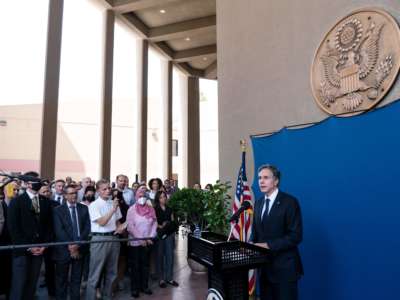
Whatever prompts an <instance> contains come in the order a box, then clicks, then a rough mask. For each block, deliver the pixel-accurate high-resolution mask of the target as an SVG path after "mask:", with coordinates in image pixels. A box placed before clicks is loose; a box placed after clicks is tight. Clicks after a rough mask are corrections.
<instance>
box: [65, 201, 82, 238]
mask: <svg viewBox="0 0 400 300" xmlns="http://www.w3.org/2000/svg"><path fill="white" fill-rule="evenodd" d="M67 206H68V210H69V214H70V215H71V223H72V222H73V221H74V219H73V218H72V209H71V206H72V204H70V203H69V202H68V201H67ZM74 206H75V216H76V222H77V224H76V226H77V227H78V236H79V237H80V236H81V232H80V229H79V217H78V204H75V205H74Z"/></svg>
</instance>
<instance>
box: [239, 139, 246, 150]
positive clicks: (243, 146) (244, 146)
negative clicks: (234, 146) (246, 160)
mask: <svg viewBox="0 0 400 300" xmlns="http://www.w3.org/2000/svg"><path fill="white" fill-rule="evenodd" d="M240 148H242V152H246V141H245V140H240Z"/></svg>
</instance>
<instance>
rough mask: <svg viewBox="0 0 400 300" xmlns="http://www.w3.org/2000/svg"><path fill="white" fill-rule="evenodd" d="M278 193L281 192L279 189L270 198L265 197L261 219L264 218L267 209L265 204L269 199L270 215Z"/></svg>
mask: <svg viewBox="0 0 400 300" xmlns="http://www.w3.org/2000/svg"><path fill="white" fill-rule="evenodd" d="M278 192H279V189H276V190H275V191H274V192H273V193H272V194H271V196H269V197H268V196H267V195H265V196H264V205H263V209H262V211H261V219H262V218H263V217H264V212H265V209H266V207H265V206H266V205H265V203H266V200H267V198H268V199H269V206H268V212H267V213H268V214H269V212H270V211H271V208H272V205H274V202H275V199H276V196H278Z"/></svg>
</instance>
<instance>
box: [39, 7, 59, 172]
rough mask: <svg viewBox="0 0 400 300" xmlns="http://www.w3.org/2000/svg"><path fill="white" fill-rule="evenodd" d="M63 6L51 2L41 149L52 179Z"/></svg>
mask: <svg viewBox="0 0 400 300" xmlns="http://www.w3.org/2000/svg"><path fill="white" fill-rule="evenodd" d="M63 8H64V1H63V0H52V1H49V15H48V25H47V48H46V66H45V77H44V95H43V116H42V136H41V138H42V140H41V150H40V175H41V176H42V177H43V178H49V179H54V174H55V164H56V145H57V111H58V87H59V82H60V59H61V37H62V19H63Z"/></svg>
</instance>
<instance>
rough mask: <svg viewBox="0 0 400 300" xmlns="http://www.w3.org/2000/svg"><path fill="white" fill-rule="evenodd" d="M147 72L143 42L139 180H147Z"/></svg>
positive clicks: (147, 45)
mask: <svg viewBox="0 0 400 300" xmlns="http://www.w3.org/2000/svg"><path fill="white" fill-rule="evenodd" d="M148 72H149V42H148V41H147V40H144V41H143V51H142V97H141V101H140V105H139V107H140V129H139V143H140V148H139V149H140V168H139V170H140V174H139V177H140V180H141V181H145V180H146V179H147V113H148V109H147V107H148V105H147V101H148V100H147V90H148Z"/></svg>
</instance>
